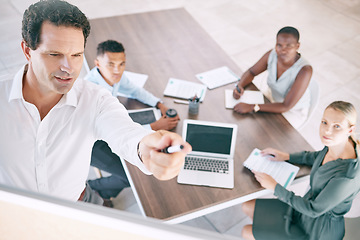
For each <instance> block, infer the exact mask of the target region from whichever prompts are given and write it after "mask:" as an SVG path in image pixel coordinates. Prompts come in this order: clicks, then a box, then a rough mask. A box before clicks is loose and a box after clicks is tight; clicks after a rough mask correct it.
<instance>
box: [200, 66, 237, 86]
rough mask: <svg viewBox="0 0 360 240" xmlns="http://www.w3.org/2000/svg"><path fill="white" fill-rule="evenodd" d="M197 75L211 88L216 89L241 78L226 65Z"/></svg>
mask: <svg viewBox="0 0 360 240" xmlns="http://www.w3.org/2000/svg"><path fill="white" fill-rule="evenodd" d="M196 77H197V79H199V80H200V81H201V82H202V83H204V84H205V85H206V86H207V87H208V88H209V89H214V88H217V87H220V86H224V85H226V84H229V83H233V82H236V81H237V80H239V77H238V76H237V75H236V74H235V73H233V72H232V71H231V70H230V69H229V68H228V67H226V66H224V67H220V68H216V69H212V70H210V71H207V72H203V73H199V74H196Z"/></svg>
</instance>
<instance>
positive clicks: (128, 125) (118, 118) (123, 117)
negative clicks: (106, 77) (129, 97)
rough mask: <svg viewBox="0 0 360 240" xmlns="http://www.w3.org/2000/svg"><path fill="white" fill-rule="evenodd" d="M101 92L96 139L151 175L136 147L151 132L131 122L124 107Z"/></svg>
mask: <svg viewBox="0 0 360 240" xmlns="http://www.w3.org/2000/svg"><path fill="white" fill-rule="evenodd" d="M103 92H104V93H103V96H102V97H101V98H100V99H99V101H98V104H97V118H96V121H95V133H94V134H95V136H96V138H97V139H101V140H104V141H106V142H107V143H108V144H109V146H110V148H111V150H112V151H113V152H114V153H116V154H117V155H118V156H120V157H122V158H124V159H125V160H126V161H128V162H130V163H131V164H133V165H135V166H137V167H138V168H139V169H140V170H141V171H142V172H143V173H145V174H148V175H149V174H151V172H150V171H149V170H147V169H146V167H145V165H144V164H143V163H142V161H141V160H140V159H139V156H138V154H137V145H138V143H139V142H140V141H141V139H142V138H143V137H144V136H146V135H148V134H150V133H153V131H151V130H147V129H145V128H143V127H142V126H141V125H140V124H138V123H135V122H133V121H132V120H131V118H130V117H129V114H128V113H127V110H126V109H125V107H124V106H123V105H122V104H121V103H120V102H119V101H118V100H117V99H116V98H114V97H112V96H111V95H110V93H109V92H108V91H107V90H105V89H104V90H103Z"/></svg>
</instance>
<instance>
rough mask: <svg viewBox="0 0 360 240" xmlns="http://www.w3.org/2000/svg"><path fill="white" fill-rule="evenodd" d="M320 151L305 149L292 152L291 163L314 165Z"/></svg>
mask: <svg viewBox="0 0 360 240" xmlns="http://www.w3.org/2000/svg"><path fill="white" fill-rule="evenodd" d="M318 154H319V152H308V151H303V152H299V153H293V154H290V159H289V162H290V163H294V164H302V165H308V166H312V165H313V164H314V161H315V159H316V157H317V156H318Z"/></svg>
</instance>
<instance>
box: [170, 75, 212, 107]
mask: <svg viewBox="0 0 360 240" xmlns="http://www.w3.org/2000/svg"><path fill="white" fill-rule="evenodd" d="M205 93H206V86H205V85H203V84H200V83H195V82H190V81H185V80H180V79H176V78H170V79H169V81H168V83H167V85H166V87H165V90H164V95H165V96H169V97H176V98H182V99H186V100H187V99H189V98H193V97H194V96H195V95H196V96H197V97H199V98H200V102H202V101H203V100H204V98H205Z"/></svg>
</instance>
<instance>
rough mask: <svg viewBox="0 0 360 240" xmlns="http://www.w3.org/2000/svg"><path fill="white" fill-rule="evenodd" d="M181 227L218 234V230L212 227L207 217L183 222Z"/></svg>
mask: <svg viewBox="0 0 360 240" xmlns="http://www.w3.org/2000/svg"><path fill="white" fill-rule="evenodd" d="M181 225H186V226H191V227H195V228H200V229H204V230H208V231H214V232H217V229H216V228H214V227H213V225H211V223H210V222H209V221H208V220H207V219H206V218H205V217H199V218H195V219H193V220H189V221H186V222H183V223H181Z"/></svg>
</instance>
